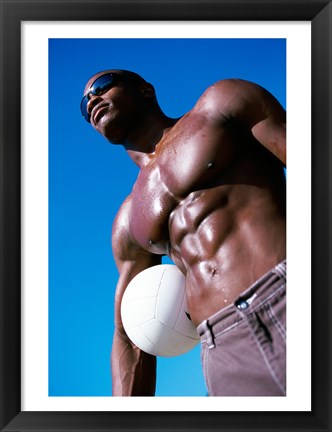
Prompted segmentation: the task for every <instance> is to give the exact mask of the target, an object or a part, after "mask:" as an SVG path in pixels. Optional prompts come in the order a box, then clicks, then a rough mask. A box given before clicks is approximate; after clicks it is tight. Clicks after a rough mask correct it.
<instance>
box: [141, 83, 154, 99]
mask: <svg viewBox="0 0 332 432" xmlns="http://www.w3.org/2000/svg"><path fill="white" fill-rule="evenodd" d="M140 89H141V92H142V94H143V96H144V97H146V98H151V97H155V96H156V92H155V89H154V87H153V85H152V84H150V83H142V84H141V88H140Z"/></svg>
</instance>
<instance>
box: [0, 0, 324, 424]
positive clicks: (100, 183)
mask: <svg viewBox="0 0 332 432" xmlns="http://www.w3.org/2000/svg"><path fill="white" fill-rule="evenodd" d="M0 2H1V32H2V38H1V39H2V43H1V67H2V72H1V129H0V130H1V180H2V181H1V185H2V188H1V246H2V247H1V302H0V304H1V329H2V331H1V341H0V343H1V350H0V353H1V354H0V358H1V366H2V367H1V385H0V398H1V399H0V403H1V405H0V409H1V416H0V421H1V424H0V427H1V430H3V431H16V430H22V431H24V430H36V431H37V430H54V431H55V430H57V431H58V430H59V431H61V430H67V431H70V430H85V431H88V430H91V431H103V430H104V431H106V430H108V431H115V430H133V431H134V430H135V431H136V430H142V431H145V430H157V431H158V430H160V431H166V430H171V429H172V430H173V429H177V430H179V431H186V430H188V431H189V430H202V431H210V430H211V431H213V430H225V431H228V430H229V431H231V430H243V431H245V430H260V429H264V430H267V431H268V430H280V431H288V430H299V429H301V430H308V431H309V430H311V431H315V430H322V431H330V430H331V422H330V415H329V404H328V402H329V399H330V396H331V393H330V392H331V382H330V378H329V376H330V372H331V370H330V365H329V351H330V343H331V342H330V339H331V334H330V327H331V326H330V318H329V307H330V306H331V301H330V296H329V287H330V282H331V278H330V268H331V252H330V238H329V233H330V219H331V217H330V193H331V192H330V181H331V180H330V163H331V160H330V152H329V146H330V144H331V125H330V118H331V34H330V28H331V2H330V1H314V0H312V1H301V0H299V1H293V2H289V1H281V0H280V1H266V2H264V3H261V2H254V1H250V0H249V1H248V2H245V4H243V3H242V2H240V1H238V0H234V1H232V2H226V1H223V0H219V1H217V2H209V1H207V2H203V1H197V2H196V1H190V0H189V1H181V2H176V3H174V2H168V1H156V2H153V3H151V2H144V1H142V2H141V1H126V0H124V1H121V2H116V1H111V0H102V1H98V2H95V1H92V0H86V1H85V0H82V1H80V2H75V1H71V0H68V1H66V2H60V3H59V2H56V1H38V2H32V1H30V0H22V1H20V2H16V1H9V0H0ZM216 52H217V53H219V52H223V53H224V58H223V60H224V64H223V63H222V60H220V59H215V58H214V53H216ZM227 52H228V56H227ZM271 53H272V54H271ZM128 57H130V61H129V60H128ZM109 58H110V59H111V61H112V60H113V61H115V59H116V61H117V62H118V64H122V65H124V66H127V65H128V68H129V67H130V66H131V64H133V65H134V64H135V61H136V64H137V65H140V66H138V67H140V71H138V72H142V73H146V74H147V75H149V74H151V80H152V79H153V78H154V77H155V76H159V77H162V80H163V81H165V80H167V85H166V86H165V90H163V89H162V88H160V97H161V105H167V104H168V102H169V101H168V99H169V100H171V93H172V92H173V91H174V93H175V94H176V95H178V96H179V98H178V100H177V102H176V104H173V108H174V112H171V115H173V116H174V117H175V116H178V115H181V113H183V112H184V111H185V110H187V109H188V107H190V106H191V105H192V104H193V103H194V99H195V100H197V98H198V96H199V94H201V93H202V92H203V91H204V88H206V87H207V86H208V85H209V84H210V83H211V84H212V82H213V80H215V81H216V80H217V79H218V76H217V75H218V74H219V71H218V70H219V68H223V74H224V76H227V74H232V75H233V74H235V73H237V77H240V78H242V77H243V78H252V80H254V81H256V82H259V83H261V84H262V85H263V86H264V85H265V86H266V87H267V88H270V89H271V91H272V93H274V94H275V95H276V96H277V98H278V99H279V100H280V101H281V103H282V104H283V105H284V107H286V103H287V116H288V120H287V121H288V124H289V129H288V130H287V140H288V141H287V145H288V143H289V148H288V147H287V160H288V168H287V173H286V176H287V183H288V184H287V224H288V225H287V231H288V232H287V243H288V245H287V257H288V258H289V262H290V265H289V278H290V279H289V281H290V282H289V299H290V302H289V305H288V306H287V308H288V310H287V314H288V315H287V320H288V321H287V322H289V328H290V332H289V340H288V341H287V342H288V345H287V350H288V352H287V362H288V366H289V367H288V368H287V380H288V381H287V386H288V392H287V397H285V398H275V397H272V398H268V397H264V398H251V397H247V398H246V397H237V398H219V397H215V398H209V397H206V396H207V393H206V388H205V383H204V381H203V377H202V378H201V379H200V380H199V379H198V378H197V380H196V378H195V380H193V379H192V377H193V376H195V377H196V375H199V372H198V371H199V368H200V359H199V354H197V353H198V351H196V352H193V353H192V354H190V355H192V357H190V362H189V361H187V359H189V357H183V359H182V364H181V361H177V362H176V363H175V362H174V363H173V362H172V361H170V362H169V363H167V366H166V365H165V366H164V365H163V363H162V362H161V364H162V366H161V369H160V370H159V372H158V374H159V378H160V380H159V382H161V384H159V386H160V387H158V391H157V393H156V397H155V398H151V397H138V398H116V397H112V396H111V390H110V381H108V380H107V379H106V376H107V374H108V368H109V352H108V351H107V349H108V348H107V349H105V346H106V345H107V347H110V346H111V338H112V334H111V335H108V330H105V329H110V328H111V329H112V328H113V327H112V325H113V321H114V317H113V313H112V312H111V310H112V308H113V305H112V298H111V297H109V292H108V291H109V285H113V284H114V283H115V282H116V280H115V279H114V278H115V276H114V275H113V270H111V269H112V268H113V267H114V258H113V256H112V250H111V245H110V241H109V236H110V231H111V225H110V224H109V223H108V221H107V219H109V218H111V219H112V218H113V217H114V215H115V212H116V208H118V204H119V202H121V201H122V200H123V199H124V198H125V196H126V195H127V194H128V193H129V192H130V187H131V185H132V184H133V181H134V178H135V176H136V175H137V171H135V170H133V171H130V170H129V169H128V170H127V168H124V167H122V166H120V163H119V162H117V163H116V164H118V165H119V166H118V167H117V166H116V167H114V168H112V172H110V171H111V170H110V169H109V161H108V160H112V158H114V154H116V155H117V157H118V159H117V160H118V161H119V160H120V159H121V157H122V156H121V155H120V153H119V152H118V148H116V149H114V148H111V149H110V148H109V147H110V146H108V147H107V148H106V147H105V148H104V147H103V148H102V149H101V150H100V153H99V149H98V150H97V151H95V148H96V145H97V144H93V143H94V142H96V141H97V138H95V137H94V136H91V139H90V135H89V133H90V132H89V131H88V125H87V124H85V123H83V119H82V118H81V114H80V110H79V99H80V98H81V95H82V92H83V88H84V85H85V83H86V81H87V80H88V79H89V78H90V77H91V76H92V75H93V74H94V73H95V72H97V70H92V68H97V69H98V68H99V67H100V68H101V69H100V70H102V68H103V65H104V64H106V63H107V62H108V61H109ZM142 58H143V59H144V61H143V62H142V60H141V59H142ZM91 59H93V61H91ZM135 59H137V60H135ZM226 59H227V61H226ZM218 61H219V63H218ZM140 62H141V63H140ZM209 63H211V65H209ZM230 63H232V64H230ZM244 64H246V65H247V70H246V72H244V71H243V65H244ZM90 65H91V68H90ZM221 65H222V66H221ZM237 65H238V66H237ZM209 67H211V71H208V68H209ZM237 67H238V72H234V71H236V68H237ZM89 68H90V69H89ZM186 68H187V70H188V72H186ZM232 68H233V69H232ZM286 71H287V73H286ZM241 74H242V75H241ZM272 76H273V78H271V77H272ZM148 78H149V79H150V77H149V76H148ZM190 80H192V81H191V82H190V85H191V86H192V87H194V88H195V92H196V93H195V92H193V93H192V94H191V95H190V97H189V98H188V101H187V102H186V103H187V105H185V103H184V102H183V99H184V98H182V97H180V94H181V91H182V92H184V89H185V87H186V85H187V84H188V82H189V81H190ZM153 84H155V85H156V86H158V82H154V83H153ZM160 87H161V86H160ZM71 93H72V94H71ZM157 93H158V92H157ZM79 94H80V96H79ZM182 94H184V93H182ZM76 95H77V96H76ZM190 98H192V99H190ZM77 100H78V103H76V102H77ZM72 101H73V102H72ZM171 105H172V103H171ZM64 106H66V109H65V108H64ZM61 107H62V108H61ZM173 108H172V107H170V108H169V110H170V111H171V109H173ZM100 145H101V146H102V145H103V144H101V143H100ZM114 152H115V153H114ZM98 153H99V154H98ZM101 155H102V156H101ZM111 163H112V162H111ZM113 163H114V161H113ZM124 171H125V173H124ZM120 183H121V188H120V187H117V190H116V193H114V194H113V195H112V194H108V190H107V189H108V185H109V184H112V185H114V184H117V185H120ZM103 188H105V189H103ZM119 200H120V201H119ZM73 209H75V212H73ZM89 224H91V225H93V226H95V227H96V229H95V230H94V231H91V229H90V228H89ZM60 226H61V230H62V231H61V232H60V229H59V227H60ZM87 244H88V245H89V246H88V249H89V250H87ZM102 248H104V250H101V249H102ZM60 265H61V267H60ZM112 266H113V267H112ZM64 269H65V271H64ZM114 274H115V273H114ZM95 285H97V286H98V292H97V294H95V293H94V295H93V296H92V294H91V291H90V290H89V288H88V287H92V286H95ZM55 286H56V287H61V290H59V289H54V287H55ZM112 290H113V288H112ZM112 292H113V291H112ZM287 295H288V294H287ZM107 338H109V340H107ZM101 340H103V341H104V342H103V343H101V342H100V341H101ZM105 340H106V344H105ZM96 357H99V358H100V357H102V358H103V359H104V361H103V363H102V364H100V363H97V366H98V367H96V368H95V371H94V373H92V374H90V373H89V371H90V369H91V367H90V365H91V364H92V363H94V362H95V361H96ZM189 363H190V365H193V366H192V368H191V367H190V368H189V366H188V364H189ZM181 368H182V369H181ZM97 369H98V370H97ZM181 380H182V381H181ZM180 381H181V385H179V382H180ZM173 383H174V387H172V385H173Z"/></svg>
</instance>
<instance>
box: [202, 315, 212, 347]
mask: <svg viewBox="0 0 332 432" xmlns="http://www.w3.org/2000/svg"><path fill="white" fill-rule="evenodd" d="M201 326H202V329H203V331H204V334H205V337H206V343H207V346H208V348H209V349H211V348H214V347H215V344H214V336H213V333H212V329H211V327H210V325H209V323H208V320H204V321H203V322H202V324H201Z"/></svg>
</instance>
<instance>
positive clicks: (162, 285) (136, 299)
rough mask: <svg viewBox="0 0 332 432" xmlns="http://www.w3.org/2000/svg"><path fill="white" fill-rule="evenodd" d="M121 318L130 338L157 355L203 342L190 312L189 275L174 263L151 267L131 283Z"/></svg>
mask: <svg viewBox="0 0 332 432" xmlns="http://www.w3.org/2000/svg"><path fill="white" fill-rule="evenodd" d="M121 318H122V323H123V326H124V329H125V331H126V333H127V335H128V337H129V338H130V340H131V341H132V342H133V343H134V344H135V345H136V346H138V347H139V348H140V349H141V350H142V351H145V352H147V353H149V354H152V355H154V356H162V357H173V356H177V355H180V354H184V353H185V352H187V351H189V350H190V349H192V348H193V347H194V346H195V345H197V344H198V342H199V336H198V334H197V331H196V327H195V325H194V324H193V323H192V321H191V319H190V315H189V312H188V307H187V301H186V291H185V277H184V276H183V274H182V273H181V271H180V270H179V269H178V268H177V267H176V266H175V265H171V264H161V265H157V266H154V267H149V268H148V269H146V270H143V271H142V272H141V273H139V274H138V275H136V276H135V277H134V278H133V279H132V280H131V282H130V283H129V284H128V286H127V288H126V290H125V293H124V295H123V298H122V303H121Z"/></svg>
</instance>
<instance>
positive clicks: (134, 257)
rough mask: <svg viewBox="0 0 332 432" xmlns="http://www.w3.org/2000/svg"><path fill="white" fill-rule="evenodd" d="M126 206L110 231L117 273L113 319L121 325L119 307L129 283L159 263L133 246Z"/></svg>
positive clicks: (137, 246) (150, 255)
mask: <svg viewBox="0 0 332 432" xmlns="http://www.w3.org/2000/svg"><path fill="white" fill-rule="evenodd" d="M127 214H128V212H127V211H126V204H125V205H124V206H123V207H122V209H121V210H120V212H119V213H118V215H117V217H116V219H115V221H114V224H113V230H112V249H113V256H114V260H115V262H116V266H117V269H118V271H119V279H118V283H117V287H116V292H115V318H116V323H117V324H118V325H119V326H120V325H121V317H120V305H121V301H122V297H123V294H124V292H125V290H126V288H127V286H128V284H129V283H130V281H131V280H132V279H133V278H134V277H135V276H136V275H137V274H138V273H140V272H142V271H143V270H145V269H147V268H149V267H152V266H154V265H157V264H160V263H161V256H160V255H154V254H151V253H150V252H148V251H146V250H144V249H142V248H141V247H140V246H139V245H137V244H135V243H134V242H133V240H132V239H131V236H130V234H129V223H128V217H127Z"/></svg>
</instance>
